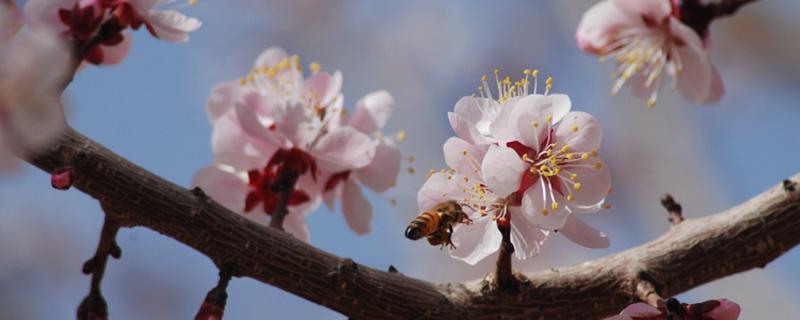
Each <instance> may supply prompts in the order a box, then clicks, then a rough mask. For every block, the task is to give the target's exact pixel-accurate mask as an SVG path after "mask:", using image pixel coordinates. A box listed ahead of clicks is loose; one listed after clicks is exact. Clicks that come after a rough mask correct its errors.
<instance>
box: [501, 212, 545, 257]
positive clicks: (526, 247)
mask: <svg viewBox="0 0 800 320" xmlns="http://www.w3.org/2000/svg"><path fill="white" fill-rule="evenodd" d="M509 210H510V211H511V244H513V245H514V256H515V257H517V259H519V260H525V259H527V258H531V257H533V256H536V255H538V254H539V252H540V251H541V249H542V245H543V244H544V241H545V240H547V236H548V234H549V232H548V231H547V230H543V229H541V228H539V227H538V226H536V225H535V224H533V223H532V222H531V221H530V218H529V217H528V216H527V215H524V214H522V211H521V208H520V207H509Z"/></svg>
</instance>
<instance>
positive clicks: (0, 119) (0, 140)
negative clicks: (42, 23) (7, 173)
mask: <svg viewBox="0 0 800 320" xmlns="http://www.w3.org/2000/svg"><path fill="white" fill-rule="evenodd" d="M0 10H2V12H0V19H2V20H1V21H0V27H2V28H3V29H2V30H0V34H2V35H3V36H2V37H0V41H2V43H0V170H3V169H9V168H13V167H15V163H16V159H15V154H20V153H24V152H30V151H35V149H37V148H40V147H42V146H44V145H45V144H46V143H47V142H49V141H50V139H51V138H53V137H54V136H55V135H56V134H57V133H58V132H59V131H60V130H61V129H63V127H64V119H63V114H62V109H61V104H60V100H59V97H60V95H61V90H62V88H63V86H64V84H65V82H66V81H67V77H68V76H69V72H70V70H69V52H68V51H67V49H66V46H65V45H64V44H63V43H62V42H61V41H59V39H57V38H52V37H49V36H47V35H43V34H38V33H33V32H30V31H29V30H21V29H20V28H21V27H22V25H21V23H20V20H19V19H21V15H20V13H19V11H18V10H17V6H16V5H15V4H14V3H13V2H3V3H2V6H1V7H0Z"/></svg>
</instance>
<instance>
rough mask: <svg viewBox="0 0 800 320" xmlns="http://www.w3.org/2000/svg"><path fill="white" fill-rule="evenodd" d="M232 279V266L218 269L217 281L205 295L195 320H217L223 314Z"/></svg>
mask: <svg viewBox="0 0 800 320" xmlns="http://www.w3.org/2000/svg"><path fill="white" fill-rule="evenodd" d="M232 277H233V266H232V265H229V264H226V265H223V267H221V268H220V269H219V281H218V282H217V286H216V287H214V288H212V289H211V291H209V292H208V294H207V295H206V299H205V300H204V301H203V304H202V305H200V310H198V311H197V315H196V316H195V317H194V318H195V320H212V319H213V320H219V319H222V316H223V314H224V313H225V304H226V303H227V300H228V283H230V281H231V278H232Z"/></svg>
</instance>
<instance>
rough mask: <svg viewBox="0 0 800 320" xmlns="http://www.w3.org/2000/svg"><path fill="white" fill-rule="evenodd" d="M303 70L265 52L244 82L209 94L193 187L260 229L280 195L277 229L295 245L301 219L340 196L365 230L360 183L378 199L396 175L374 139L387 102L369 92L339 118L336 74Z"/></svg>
mask: <svg viewBox="0 0 800 320" xmlns="http://www.w3.org/2000/svg"><path fill="white" fill-rule="evenodd" d="M308 69H309V71H310V74H307V75H304V72H303V67H302V66H301V64H300V59H299V57H298V56H297V55H294V56H289V55H288V54H287V53H286V52H285V51H284V50H283V49H281V48H276V47H273V48H268V49H266V50H265V51H264V52H263V53H261V55H259V57H258V58H257V59H256V62H255V64H254V65H253V69H252V72H250V73H249V74H248V75H247V76H246V77H244V78H242V79H239V80H235V81H230V82H227V83H223V84H221V85H219V86H217V87H216V88H214V90H213V92H212V94H211V97H210V98H209V102H208V115H209V118H210V120H211V123H212V124H213V126H214V130H213V135H212V139H211V140H212V142H211V144H212V150H213V152H214V162H213V163H212V164H211V165H209V166H207V167H205V168H203V169H201V170H200V171H199V172H198V173H197V174H196V176H195V178H194V181H193V185H195V186H200V187H202V188H203V189H204V190H205V191H206V193H207V194H209V195H210V196H211V197H212V198H213V199H215V200H217V201H218V202H220V203H221V204H223V205H225V206H227V207H228V208H229V209H231V210H234V211H236V212H239V213H241V214H243V215H244V216H245V217H248V218H250V219H252V220H254V221H256V222H259V223H264V224H266V223H268V222H269V220H270V217H271V215H272V214H273V213H274V210H275V209H276V205H278V203H279V198H280V196H281V193H289V197H288V210H289V214H288V215H287V216H286V218H285V219H286V220H285V221H284V225H283V227H284V228H285V230H286V231H288V232H290V233H291V234H293V235H294V236H295V237H297V238H299V239H301V240H303V241H308V240H309V231H308V226H307V225H306V222H305V216H306V214H307V213H309V212H311V211H312V210H314V209H316V208H317V207H319V205H320V204H321V203H322V202H323V201H324V202H326V203H327V204H328V205H329V206H332V205H333V202H334V201H335V200H336V199H341V205H342V211H343V212H344V217H345V220H346V221H347V224H348V226H349V227H350V228H351V229H352V230H353V231H355V232H356V233H358V234H364V233H367V232H369V231H370V221H371V219H372V208H371V206H370V204H369V202H368V201H367V199H366V197H365V196H364V194H363V193H362V191H361V185H363V186H366V187H367V188H369V189H371V190H373V191H375V192H384V191H386V190H388V189H389V188H390V187H392V186H393V185H394V184H395V180H396V179H397V176H398V173H399V171H400V164H401V155H400V150H399V149H398V147H397V146H396V144H395V141H394V140H393V139H391V138H389V137H385V136H383V135H382V134H380V130H381V129H382V128H383V126H384V125H385V124H386V122H387V121H388V120H389V116H390V115H391V112H392V109H393V107H394V98H393V97H392V96H391V95H390V94H389V93H388V92H386V91H376V92H372V93H369V94H367V95H366V96H364V97H363V98H361V99H360V100H359V101H358V102H357V103H356V106H355V108H354V109H353V111H352V112H348V110H347V109H345V108H344V97H343V95H342V93H341V87H342V74H341V72H339V71H336V72H334V73H328V72H326V71H323V70H321V67H320V65H319V64H317V63H311V64H310V65H309V67H308Z"/></svg>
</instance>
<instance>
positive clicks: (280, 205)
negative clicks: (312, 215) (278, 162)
mask: <svg viewBox="0 0 800 320" xmlns="http://www.w3.org/2000/svg"><path fill="white" fill-rule="evenodd" d="M299 177H300V175H299V174H296V173H292V174H288V175H287V176H286V177H285V179H280V181H281V182H280V183H278V184H277V185H276V186H275V189H277V190H275V191H277V192H278V202H277V203H276V204H275V209H274V210H272V212H271V213H270V215H271V216H272V220H270V221H269V226H270V227H273V228H276V229H279V230H283V220H284V218H286V215H287V214H289V200H290V199H291V198H292V193H294V186H295V184H296V183H297V179H298V178H299Z"/></svg>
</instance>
